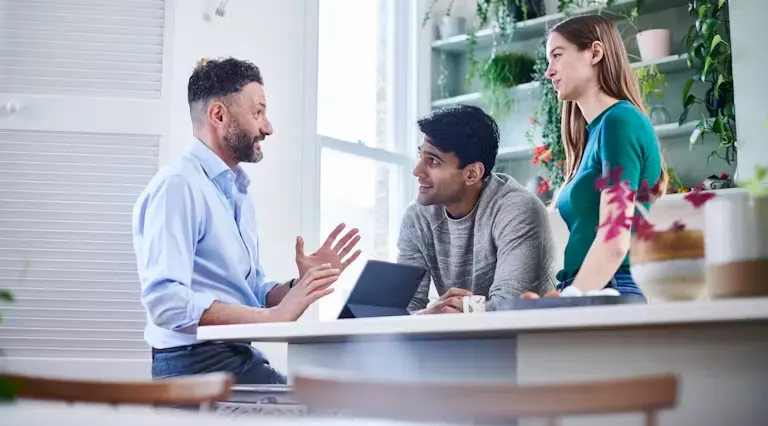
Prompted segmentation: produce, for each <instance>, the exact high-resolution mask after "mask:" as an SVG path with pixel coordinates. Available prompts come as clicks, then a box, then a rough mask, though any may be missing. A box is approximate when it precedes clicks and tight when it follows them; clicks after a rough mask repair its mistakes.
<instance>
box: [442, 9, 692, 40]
mask: <svg viewBox="0 0 768 426" xmlns="http://www.w3.org/2000/svg"><path fill="white" fill-rule="evenodd" d="M686 3H687V1H686V0H645V3H644V8H643V10H644V11H645V12H646V13H653V12H658V11H660V10H664V9H668V8H672V7H677V6H681V5H684V4H686ZM635 4H636V1H635V0H617V1H616V2H615V3H614V4H613V5H612V6H611V7H608V8H606V7H605V6H589V7H585V8H581V9H578V10H574V11H572V12H569V13H563V12H560V13H553V14H549V15H546V16H542V17H539V18H535V19H529V20H526V21H523V22H518V23H515V26H514V30H513V31H512V39H511V40H510V41H511V42H519V41H525V40H531V39H535V38H540V37H544V36H545V35H546V34H547V31H548V30H549V29H550V28H552V27H553V26H554V25H555V24H557V23H558V22H560V21H562V20H564V19H565V18H567V17H569V16H574V15H586V14H590V13H595V12H597V11H598V10H600V9H604V10H607V11H609V12H614V13H617V14H621V13H628V12H629V11H630V10H632V8H633V7H635ZM494 35H498V31H497V30H496V29H493V28H486V29H482V30H480V31H478V32H476V33H475V40H476V41H477V49H485V48H489V47H491V46H492V45H493V38H494ZM468 41H469V36H467V35H466V34H461V35H457V36H454V37H450V38H446V39H443V40H435V41H434V42H433V43H432V49H434V50H443V51H446V52H466V50H467V44H468Z"/></svg>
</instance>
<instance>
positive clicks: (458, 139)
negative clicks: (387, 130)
mask: <svg viewBox="0 0 768 426" xmlns="http://www.w3.org/2000/svg"><path fill="white" fill-rule="evenodd" d="M418 124H419V129H420V130H421V132H422V133H424V136H425V137H426V139H427V141H428V142H429V143H430V144H431V145H434V146H435V148H437V149H439V150H440V151H442V152H446V153H454V154H455V155H456V157H458V159H459V168H462V169H463V168H464V167H467V166H468V165H470V164H472V163H476V162H480V163H483V166H484V167H485V174H484V175H483V178H486V177H488V176H490V175H491V172H492V170H493V167H494V166H495V165H496V155H497V154H498V152H499V126H498V125H497V124H496V121H495V120H494V119H493V118H492V117H491V116H490V115H488V114H486V113H485V111H483V110H482V109H480V108H478V107H475V106H470V105H456V106H453V107H450V108H445V109H440V110H436V111H433V112H432V113H431V114H429V115H427V116H426V117H423V118H421V119H419V121H418Z"/></svg>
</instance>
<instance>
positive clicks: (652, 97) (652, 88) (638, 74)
mask: <svg viewBox="0 0 768 426" xmlns="http://www.w3.org/2000/svg"><path fill="white" fill-rule="evenodd" d="M634 72H635V78H637V84H638V86H639V87H640V95H641V96H642V97H643V102H644V103H645V108H646V111H647V112H648V116H649V117H650V119H651V122H652V123H653V125H654V126H658V125H661V124H666V123H668V122H670V121H671V116H670V115H669V112H668V111H667V109H666V108H664V106H663V105H661V104H660V103H659V102H658V101H661V100H662V99H664V89H665V88H666V87H667V82H666V81H665V79H664V74H662V73H660V72H659V67H657V66H656V65H647V66H643V67H637V68H635V69H634Z"/></svg>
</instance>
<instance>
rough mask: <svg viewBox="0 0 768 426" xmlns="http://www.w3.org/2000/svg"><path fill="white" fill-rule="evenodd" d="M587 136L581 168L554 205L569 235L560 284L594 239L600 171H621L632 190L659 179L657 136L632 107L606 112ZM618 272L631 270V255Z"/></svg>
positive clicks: (621, 103)
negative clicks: (566, 226) (596, 185)
mask: <svg viewBox="0 0 768 426" xmlns="http://www.w3.org/2000/svg"><path fill="white" fill-rule="evenodd" d="M587 133H588V135H589V136H588V138H587V145H586V147H585V149H584V156H583V157H582V158H581V164H580V165H579V168H578V169H577V170H576V174H575V175H574V178H573V179H572V180H571V181H570V182H568V184H566V185H565V186H564V187H563V189H562V191H561V192H560V196H559V197H558V199H557V208H558V210H559V211H560V215H561V216H562V217H563V220H564V221H565V223H566V225H568V230H569V231H570V236H569V237H568V244H567V245H566V247H565V257H564V262H563V263H564V265H563V266H564V268H563V269H562V270H561V271H560V272H559V273H558V274H557V279H558V280H560V281H565V280H568V279H570V278H573V277H575V276H576V273H577V272H578V271H579V269H580V268H581V264H582V263H583V262H584V258H585V257H586V256H587V252H588V251H589V248H590V247H591V246H592V242H593V241H594V240H595V237H596V235H597V226H598V224H599V220H600V192H599V191H598V190H596V189H595V180H596V179H597V178H599V177H600V176H602V175H603V169H604V168H606V169H607V168H610V169H614V168H616V167H619V166H621V167H622V168H623V169H624V171H623V174H622V178H621V179H622V181H624V180H626V181H628V182H629V186H630V188H631V189H633V190H636V189H637V188H638V187H639V186H640V184H641V183H642V181H643V180H647V181H648V185H649V186H653V185H654V184H655V183H656V182H657V181H658V179H659V176H661V152H660V150H659V145H658V142H657V139H656V132H655V131H654V129H653V125H652V124H651V121H650V120H649V119H648V117H647V116H646V115H645V114H644V113H643V112H642V111H641V110H640V109H638V108H637V107H635V106H634V105H633V104H632V103H631V102H629V101H625V100H622V101H619V102H618V103H616V104H614V105H612V106H610V107H608V108H607V109H606V110H605V111H603V112H602V113H600V115H598V116H597V117H596V118H595V119H594V120H592V122H591V123H589V124H588V125H587ZM607 171H608V170H606V174H607ZM649 207H650V206H648V205H646V208H649ZM622 266H629V255H627V257H626V258H625V259H624V261H623V262H622Z"/></svg>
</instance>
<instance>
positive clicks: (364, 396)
mask: <svg viewBox="0 0 768 426" xmlns="http://www.w3.org/2000/svg"><path fill="white" fill-rule="evenodd" d="M343 376H344V373H339V374H335V373H331V372H322V373H319V372H318V373H314V374H308V373H305V374H297V375H295V377H294V384H293V386H294V394H295V396H296V397H297V398H298V399H299V400H301V401H302V402H303V403H305V404H307V405H308V406H309V407H310V409H313V410H314V409H315V408H319V409H331V410H348V411H350V412H353V413H356V414H357V413H360V414H362V415H374V416H387V417H390V418H392V417H393V415H394V416H395V417H398V418H401V417H402V418H408V419H420V420H428V419H429V420H437V419H444V420H450V421H459V422H460V421H479V422H499V421H501V422H504V421H510V420H514V419H521V418H546V419H549V420H550V424H552V425H554V424H556V423H557V421H558V419H559V418H560V417H563V416H568V415H578V414H611V413H625V412H641V413H645V424H646V425H647V426H655V425H656V422H657V418H656V416H657V412H658V411H659V410H660V409H664V408H671V407H674V406H675V405H676V404H677V377H676V376H674V375H670V374H664V375H657V376H648V377H636V378H629V379H618V380H605V381H594V382H580V383H565V384H547V385H525V386H516V385H506V384H491V383H465V382H462V383H445V382H439V383H424V382H405V381H383V380H366V379H361V378H351V377H343Z"/></svg>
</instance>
